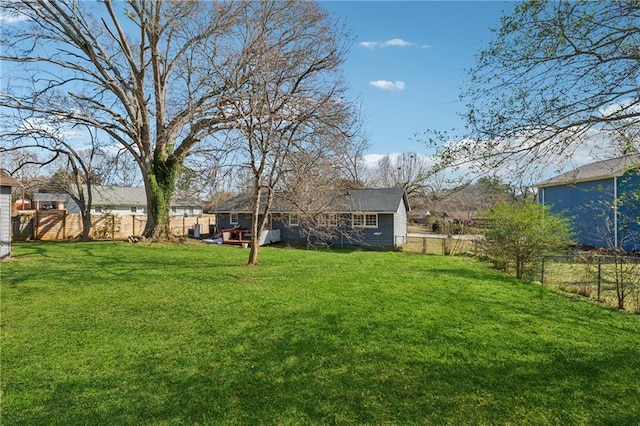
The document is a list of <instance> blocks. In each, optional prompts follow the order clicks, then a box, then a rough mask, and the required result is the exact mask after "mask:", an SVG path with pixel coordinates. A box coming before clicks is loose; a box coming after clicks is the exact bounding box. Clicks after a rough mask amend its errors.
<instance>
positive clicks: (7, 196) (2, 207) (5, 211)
mask: <svg viewBox="0 0 640 426" xmlns="http://www.w3.org/2000/svg"><path fill="white" fill-rule="evenodd" d="M20 185H22V184H21V183H20V181H18V180H17V179H15V178H14V177H12V176H11V175H10V174H9V173H7V172H5V171H4V170H0V259H4V258H5V257H9V256H11V188H13V187H14V186H20Z"/></svg>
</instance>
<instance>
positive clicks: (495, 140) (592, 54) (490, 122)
mask: <svg viewBox="0 0 640 426" xmlns="http://www.w3.org/2000/svg"><path fill="white" fill-rule="evenodd" d="M639 21H640V7H638V3H637V2H634V1H615V2H610V1H589V2H586V1H580V2H574V1H558V2H545V1H538V0H530V1H525V2H522V3H518V4H517V5H516V6H515V10H514V12H513V14H512V15H511V16H505V17H504V18H503V20H502V25H501V28H500V29H499V30H498V31H497V32H496V38H495V40H494V41H493V42H491V43H490V44H489V45H488V46H487V47H486V48H485V49H483V50H482V51H481V52H480V53H479V55H478V62H477V66H476V67H475V68H474V69H472V70H471V72H470V77H471V78H470V82H469V84H468V85H467V87H468V90H466V91H465V92H464V93H463V95H462V101H463V102H464V103H465V105H466V106H467V107H468V109H467V112H466V114H465V115H464V117H465V118H466V122H467V127H466V129H464V130H463V131H462V132H461V133H459V134H451V135H448V134H446V133H445V134H437V133H434V134H433V137H432V141H433V142H435V143H437V144H438V145H440V148H441V151H440V154H441V157H442V160H443V163H444V165H451V164H462V163H469V164H473V165H476V166H478V167H479V168H481V169H483V170H486V169H497V168H503V167H506V166H507V165H510V166H511V167H513V171H514V175H518V176H532V177H534V178H536V177H537V176H536V174H537V172H541V171H544V170H541V169H544V168H548V167H549V166H550V165H554V164H555V165H557V164H566V162H567V159H570V158H571V156H572V154H573V153H574V152H575V150H576V149H577V148H579V147H591V146H593V145H594V144H598V143H599V144H602V147H609V146H610V145H611V140H612V136H611V133H612V132H620V131H622V132H624V133H627V131H628V130H630V129H632V128H637V125H638V122H639V119H640V108H639V106H640V94H639V93H640V92H638V64H639V63H640V51H639V50H638V40H639V39H640V26H639V25H638V22H639ZM454 133H455V132H454ZM629 141H632V140H630V139H629V140H628V142H629ZM442 143H444V144H445V145H444V146H442V145H441V144H442ZM628 147H629V148H633V149H635V150H637V148H638V146H637V142H632V143H631V145H629V146H628ZM524 172H527V173H524Z"/></svg>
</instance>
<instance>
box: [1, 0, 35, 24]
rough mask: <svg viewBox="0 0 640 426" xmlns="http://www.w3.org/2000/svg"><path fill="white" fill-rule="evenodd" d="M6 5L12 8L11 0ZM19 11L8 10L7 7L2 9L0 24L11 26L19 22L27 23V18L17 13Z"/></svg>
mask: <svg viewBox="0 0 640 426" xmlns="http://www.w3.org/2000/svg"><path fill="white" fill-rule="evenodd" d="M7 3H9V4H7V6H14V5H13V4H11V3H13V0H9V1H8V2H7ZM18 10H19V9H18V8H16V9H9V7H7V8H6V9H3V10H1V11H0V23H2V24H7V25H11V24H17V23H19V22H24V21H28V20H29V17H27V16H26V15H24V14H22V13H20V12H19V11H18Z"/></svg>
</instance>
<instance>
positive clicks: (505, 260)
mask: <svg viewBox="0 0 640 426" xmlns="http://www.w3.org/2000/svg"><path fill="white" fill-rule="evenodd" d="M486 218H487V219H489V222H490V225H489V227H488V228H487V229H486V230H485V233H484V239H483V240H482V241H481V243H480V248H481V252H482V253H483V254H484V256H485V257H486V258H487V259H489V260H490V261H491V262H492V263H493V264H494V265H495V266H496V267H497V268H498V269H501V270H504V271H514V272H515V274H516V276H517V277H518V278H524V277H526V278H531V277H533V274H534V272H535V271H537V268H536V266H537V264H538V263H539V261H540V259H541V258H542V257H543V256H545V255H550V254H556V253H559V252H562V251H563V250H565V249H566V247H567V245H568V244H570V243H571V237H572V234H571V229H570V225H569V223H568V220H567V219H566V218H564V217H562V216H560V215H557V214H553V213H551V211H550V210H549V208H548V207H547V206H543V205H540V204H531V203H510V204H500V205H497V206H495V207H494V208H493V209H492V210H491V211H490V212H488V213H487V214H486Z"/></svg>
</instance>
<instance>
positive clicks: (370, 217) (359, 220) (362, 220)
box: [351, 213, 378, 228]
mask: <svg viewBox="0 0 640 426" xmlns="http://www.w3.org/2000/svg"><path fill="white" fill-rule="evenodd" d="M351 223H352V225H353V227H354V228H377V227H378V215H377V214H364V213H355V214H354V215H353V216H352V218H351Z"/></svg>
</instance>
